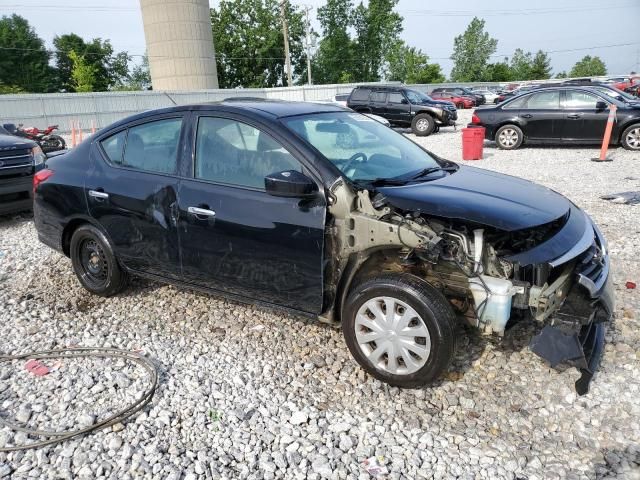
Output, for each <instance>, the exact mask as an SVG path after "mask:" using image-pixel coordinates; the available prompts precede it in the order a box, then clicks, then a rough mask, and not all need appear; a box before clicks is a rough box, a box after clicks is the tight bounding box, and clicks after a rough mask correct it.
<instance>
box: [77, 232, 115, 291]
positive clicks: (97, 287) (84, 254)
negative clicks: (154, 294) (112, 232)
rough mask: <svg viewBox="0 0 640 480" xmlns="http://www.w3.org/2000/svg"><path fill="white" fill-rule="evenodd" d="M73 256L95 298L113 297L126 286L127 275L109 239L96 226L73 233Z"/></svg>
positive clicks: (86, 287)
mask: <svg viewBox="0 0 640 480" xmlns="http://www.w3.org/2000/svg"><path fill="white" fill-rule="evenodd" d="M69 253H70V255H69V256H70V257H71V263H72V265H73V270H74V272H75V274H76V276H77V277H78V280H79V281H80V283H81V284H82V286H83V287H84V288H85V289H86V290H88V291H89V292H91V293H93V294H94V295H99V296H101V297H110V296H112V295H115V294H116V293H118V292H120V291H121V290H122V289H123V288H124V287H125V286H126V284H127V274H126V272H125V271H124V270H122V268H121V267H120V265H119V264H118V260H117V259H116V257H115V255H114V253H113V250H112V248H111V245H110V244H109V241H108V240H107V238H106V237H105V236H104V234H103V233H102V232H101V231H100V230H99V229H97V228H96V227H94V226H93V225H88V224H85V225H81V226H79V227H78V228H77V229H76V230H75V231H74V232H73V235H72V236H71V245H70V249H69Z"/></svg>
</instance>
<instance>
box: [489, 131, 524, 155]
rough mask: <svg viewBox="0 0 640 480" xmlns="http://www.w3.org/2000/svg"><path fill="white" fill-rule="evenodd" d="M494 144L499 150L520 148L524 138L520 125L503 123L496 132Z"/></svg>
mask: <svg viewBox="0 0 640 480" xmlns="http://www.w3.org/2000/svg"><path fill="white" fill-rule="evenodd" d="M495 138H496V145H498V148H500V149H501V150H515V149H517V148H520V146H521V145H522V142H523V140H524V134H523V133H522V130H520V127H517V126H515V125H503V126H502V127H500V128H499V129H498V131H497V132H496V137H495Z"/></svg>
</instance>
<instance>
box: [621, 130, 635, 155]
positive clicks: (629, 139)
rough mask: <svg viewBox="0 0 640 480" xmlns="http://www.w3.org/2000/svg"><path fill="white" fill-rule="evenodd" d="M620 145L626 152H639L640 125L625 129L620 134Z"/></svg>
mask: <svg viewBox="0 0 640 480" xmlns="http://www.w3.org/2000/svg"><path fill="white" fill-rule="evenodd" d="M621 143H622V146H623V147H624V148H626V149H627V150H635V151H637V150H640V123H637V124H635V125H631V126H630V127H629V128H627V129H625V131H624V132H623V133H622V137H621Z"/></svg>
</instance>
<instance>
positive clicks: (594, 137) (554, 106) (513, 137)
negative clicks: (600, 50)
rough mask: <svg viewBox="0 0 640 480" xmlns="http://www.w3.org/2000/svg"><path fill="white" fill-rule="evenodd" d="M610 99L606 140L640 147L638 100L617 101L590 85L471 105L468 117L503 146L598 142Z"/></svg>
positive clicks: (489, 137) (541, 91)
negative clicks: (609, 131) (485, 105)
mask: <svg viewBox="0 0 640 480" xmlns="http://www.w3.org/2000/svg"><path fill="white" fill-rule="evenodd" d="M612 104H614V105H616V107H617V108H618V110H617V116H616V118H617V121H616V122H615V123H614V126H613V133H612V135H611V144H613V145H618V144H620V145H622V146H623V147H624V148H626V149H628V150H636V151H638V150H640V105H639V104H637V103H636V104H633V103H625V102H622V101H620V100H617V99H615V98H612V97H610V96H608V95H605V94H603V93H602V92H601V91H599V90H598V89H597V88H594V87H572V86H566V87H551V88H542V89H538V90H534V91H531V92H527V93H524V94H522V95H518V96H516V97H513V98H512V99H510V100H507V101H505V102H503V103H500V104H499V105H497V106H495V107H491V108H483V109H478V110H476V111H475V112H474V114H473V119H472V123H473V124H476V125H482V126H483V127H485V129H486V132H485V136H486V138H487V139H489V140H495V141H496V144H497V145H498V147H499V148H502V149H505V150H513V149H516V148H519V147H520V146H522V145H523V144H539V143H547V144H553V143H566V142H571V143H582V144H600V143H602V137H603V135H604V129H605V125H606V122H607V117H608V115H609V106H610V105H612Z"/></svg>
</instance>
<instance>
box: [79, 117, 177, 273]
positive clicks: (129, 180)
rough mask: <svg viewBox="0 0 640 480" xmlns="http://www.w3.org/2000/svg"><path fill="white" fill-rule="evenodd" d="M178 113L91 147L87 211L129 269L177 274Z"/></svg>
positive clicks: (154, 120) (86, 185) (112, 135)
mask: <svg viewBox="0 0 640 480" xmlns="http://www.w3.org/2000/svg"><path fill="white" fill-rule="evenodd" d="M183 123H184V119H183V115H182V114H180V115H167V116H162V117H155V118H151V119H147V120H145V121H144V122H140V123H138V124H134V125H131V126H128V127H126V128H123V129H121V130H119V131H118V132H115V133H113V134H111V135H109V136H106V137H103V138H100V139H99V141H97V142H95V143H94V144H93V146H92V153H91V167H90V171H89V173H88V176H87V180H86V183H85V190H86V198H87V202H88V206H89V213H90V215H91V216H92V217H93V218H95V219H96V220H97V221H98V222H99V223H100V225H102V227H103V228H104V230H105V231H106V233H107V235H108V236H109V238H110V240H111V242H112V243H113V245H114V248H115V252H116V254H117V256H118V258H119V260H120V261H121V262H122V263H123V264H124V265H125V266H126V267H128V268H131V269H133V270H136V271H139V272H143V273H149V274H153V275H160V276H163V277H168V278H172V279H180V278H181V269H180V258H179V246H178V232H177V224H176V221H177V203H176V200H177V190H178V180H177V174H178V157H179V156H180V145H181V142H180V137H181V132H182V130H183V129H182V126H183Z"/></svg>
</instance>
